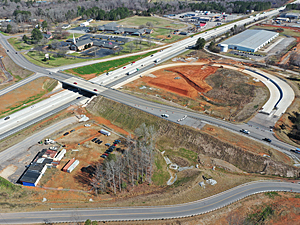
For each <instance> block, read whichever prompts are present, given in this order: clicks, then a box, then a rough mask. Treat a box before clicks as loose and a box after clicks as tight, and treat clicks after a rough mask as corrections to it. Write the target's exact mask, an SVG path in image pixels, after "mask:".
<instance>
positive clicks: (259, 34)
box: [219, 30, 279, 52]
mask: <svg viewBox="0 0 300 225" xmlns="http://www.w3.org/2000/svg"><path fill="white" fill-rule="evenodd" d="M278 35H279V33H277V32H272V31H267V30H246V31H244V32H242V33H239V34H237V35H235V36H233V37H231V38H229V39H227V40H225V41H223V42H221V43H220V44H219V46H220V47H223V48H224V47H225V46H226V45H227V46H228V49H235V50H240V51H247V52H256V51H257V50H259V49H260V48H262V47H263V46H265V45H267V44H268V43H270V41H272V40H273V39H275V38H276V37H278ZM225 49H226V47H225V48H224V50H225Z"/></svg>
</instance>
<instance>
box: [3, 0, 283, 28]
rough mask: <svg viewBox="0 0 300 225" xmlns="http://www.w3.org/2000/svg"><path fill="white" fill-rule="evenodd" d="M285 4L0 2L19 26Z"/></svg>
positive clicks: (126, 0) (94, 0)
mask: <svg viewBox="0 0 300 225" xmlns="http://www.w3.org/2000/svg"><path fill="white" fill-rule="evenodd" d="M283 3H285V1H284V0H274V1H272V3H271V2H270V1H265V0H261V1H258V0H256V1H246V0H245V1H229V0H228V1H227V0H224V1H208V0H207V1H206V0H204V1H201V2H193V3H189V2H184V1H168V2H164V1H160V2H148V1H147V0H130V1H129V0H110V1H105V2H104V1H98V0H90V1H84V0H76V4H74V3H73V0H69V1H61V0H57V1H52V2H46V3H37V2H35V1H26V2H25V1H7V0H2V1H1V2H0V15H1V17H8V18H12V19H14V20H15V21H16V22H18V23H23V22H28V21H30V20H31V19H37V20H38V19H43V20H47V21H48V22H49V23H50V22H51V23H60V22H65V21H68V22H71V20H72V19H74V18H76V17H78V16H83V17H84V18H93V19H101V20H118V19H123V18H126V17H128V16H131V15H133V14H134V13H135V14H136V15H144V16H149V15H151V14H160V15H163V14H167V13H181V12H186V11H190V10H202V11H219V12H221V11H224V12H227V13H231V12H234V13H245V12H246V11H247V10H251V9H253V10H256V11H257V10H266V9H269V8H270V7H278V6H281V5H282V4H283Z"/></svg>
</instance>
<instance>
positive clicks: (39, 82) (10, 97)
mask: <svg viewBox="0 0 300 225" xmlns="http://www.w3.org/2000/svg"><path fill="white" fill-rule="evenodd" d="M46 80H47V78H44V77H41V78H38V79H36V80H34V81H32V82H30V83H29V84H25V85H23V86H21V87H19V88H17V89H15V90H13V91H11V92H9V93H7V94H5V95H2V96H1V97H0V102H1V104H0V112H2V113H4V112H5V111H9V110H10V108H12V107H16V106H22V101H25V100H26V99H28V98H29V97H32V96H36V95H37V94H40V93H41V92H44V89H43V84H44V82H45V81H46Z"/></svg>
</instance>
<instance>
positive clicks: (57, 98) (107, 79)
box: [0, 9, 300, 224]
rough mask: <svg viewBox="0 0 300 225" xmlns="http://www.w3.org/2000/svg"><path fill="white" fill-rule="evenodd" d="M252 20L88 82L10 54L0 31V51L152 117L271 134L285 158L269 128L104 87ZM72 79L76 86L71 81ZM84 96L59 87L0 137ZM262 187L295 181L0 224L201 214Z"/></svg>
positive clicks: (15, 217) (284, 186) (283, 147)
mask: <svg viewBox="0 0 300 225" xmlns="http://www.w3.org/2000/svg"><path fill="white" fill-rule="evenodd" d="M278 11H279V9H277V10H273V11H270V12H267V13H266V14H263V15H261V17H264V16H270V15H276V14H278ZM254 19H255V18H247V19H245V20H242V21H238V22H235V23H232V24H230V25H225V26H222V27H219V28H216V29H213V30H211V31H207V32H205V33H202V34H198V35H195V36H194V37H189V38H187V39H184V40H182V41H180V42H178V43H175V44H173V45H172V46H171V47H169V48H167V49H164V50H163V51H160V52H157V53H155V54H154V55H153V56H149V57H146V58H144V59H142V60H139V61H136V62H135V63H131V64H128V65H127V66H125V67H126V68H120V69H118V70H116V71H113V72H112V73H110V74H108V75H102V76H99V77H97V78H94V79H92V80H89V81H86V80H83V79H80V78H78V77H74V76H70V75H67V74H63V73H60V72H51V69H46V68H42V67H39V66H36V65H34V64H32V63H30V62H28V61H27V60H26V59H25V58H24V57H23V56H22V55H20V54H16V53H15V51H14V49H13V48H12V47H11V46H10V45H9V44H8V43H7V41H6V40H5V39H4V38H3V36H2V35H0V36H1V38H0V43H1V44H2V46H3V47H4V48H5V49H8V50H9V52H8V54H9V56H10V57H11V58H12V60H14V61H15V62H16V63H17V64H18V65H19V66H21V67H23V68H26V69H29V70H31V71H33V72H35V73H37V75H36V76H41V74H43V75H45V76H49V77H52V78H54V79H57V80H59V81H61V82H63V83H66V84H69V85H70V86H72V87H77V88H80V89H83V90H86V91H89V92H91V93H92V94H97V95H102V96H104V97H107V98H109V99H112V100H114V101H117V102H120V103H123V104H126V105H129V106H131V107H135V108H138V109H140V110H143V111H145V112H148V113H151V114H153V115H156V116H160V115H161V114H162V113H168V114H169V115H170V117H169V118H168V120H170V121H172V122H176V123H179V124H180V123H181V122H180V121H179V122H178V119H180V118H182V117H183V116H184V115H187V116H188V117H192V118H195V119H199V120H201V121H203V122H205V123H211V124H213V125H216V126H219V127H223V128H225V129H228V130H230V131H233V132H237V133H239V130H240V129H242V128H243V129H247V130H249V131H250V132H251V133H250V135H248V137H249V138H253V139H259V140H261V139H262V138H264V137H268V138H271V139H272V146H275V147H278V148H280V149H279V150H280V151H282V152H284V153H286V154H288V155H289V156H291V157H292V158H294V159H295V160H297V158H296V157H295V155H294V154H292V153H291V152H290V151H289V149H290V148H293V146H291V145H288V144H285V143H283V142H280V141H278V140H277V139H275V138H274V137H273V135H272V132H270V131H267V130H260V129H257V128H255V127H250V126H249V125H248V124H239V125H236V124H231V123H230V122H227V121H224V120H220V119H217V118H213V117H209V116H207V115H203V114H199V113H196V112H193V111H191V110H186V109H184V108H176V107H173V106H168V105H162V104H158V103H155V102H150V101H146V100H143V99H140V98H137V97H135V96H131V95H128V94H125V93H122V92H119V91H117V90H114V89H112V88H110V87H111V86H112V84H113V85H115V84H118V83H120V82H123V81H124V80H126V79H128V78H130V77H132V76H134V75H135V73H134V74H132V75H130V76H128V75H126V74H127V73H128V72H130V71H133V70H136V69H137V68H138V69H139V70H140V71H139V72H143V71H145V70H147V69H149V68H152V67H153V66H155V64H159V63H160V62H162V61H164V60H167V59H169V58H171V57H174V56H176V55H178V54H180V53H182V52H184V51H186V48H187V47H188V46H191V45H194V44H195V42H196V41H197V39H198V38H199V37H203V38H205V39H209V38H211V37H213V36H215V35H219V34H222V33H224V32H226V31H227V30H229V29H230V28H232V27H233V26H234V25H235V24H236V25H243V24H245V23H248V22H251V21H253V20H254ZM256 19H257V18H256ZM156 59H161V60H160V61H159V62H158V63H156V62H155V60H156ZM74 66H75V65H74ZM137 73H138V72H137ZM30 81H31V80H30V79H25V80H24V81H23V84H25V83H27V82H30ZM74 82H75V83H77V84H75V83H74ZM104 85H105V86H104ZM12 88H13V87H11V89H12ZM11 89H10V90H11ZM95 89H96V90H95ZM10 90H8V89H6V90H5V91H3V92H2V93H5V92H6V93H7V92H9V91H10ZM0 94H1V92H0ZM79 97H81V99H78V98H79ZM86 99H87V97H82V96H81V95H80V94H79V93H78V92H76V91H72V90H65V91H62V92H60V93H58V94H56V95H54V96H53V97H51V98H49V99H46V100H44V101H42V102H39V103H37V104H35V105H34V106H31V107H27V108H26V109H24V110H21V111H19V112H17V113H14V114H12V115H10V117H11V118H10V119H8V120H4V119H0V139H3V138H5V137H7V136H9V135H11V134H13V133H15V132H16V131H19V130H21V129H24V128H25V127H27V126H29V125H31V124H33V123H35V122H38V121H39V120H41V119H44V118H46V117H47V116H49V115H51V114H53V113H55V112H58V111H59V110H61V109H63V108H66V107H67V106H69V105H70V104H72V103H76V102H79V101H84V100H86ZM279 104H280V103H279ZM241 135H245V134H241ZM265 191H293V192H300V184H293V183H287V182H254V183H249V184H245V185H241V186H238V187H236V188H233V189H230V190H228V191H226V192H223V193H220V194H218V195H215V196H211V197H209V198H206V199H203V200H199V201H195V202H190V203H186V204H180V205H173V206H162V207H124V208H101V209H94V210H84V209H72V210H60V211H55V210H51V211H43V212H24V213H0V224H30V223H43V222H45V221H48V222H69V221H73V220H74V218H75V217H74V215H76V218H77V217H78V218H79V219H78V220H80V221H85V220H86V219H91V220H98V221H112V220H116V221H120V220H148V219H167V218H181V217H187V216H192V215H198V214H202V213H207V212H210V211H212V210H216V209H219V208H221V207H224V206H226V205H228V204H231V203H232V202H235V201H238V200H240V199H242V198H244V197H247V196H249V195H252V194H256V193H259V192H265Z"/></svg>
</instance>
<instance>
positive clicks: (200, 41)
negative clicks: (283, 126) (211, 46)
mask: <svg viewBox="0 0 300 225" xmlns="http://www.w3.org/2000/svg"><path fill="white" fill-rule="evenodd" d="M205 42H206V41H205V39H204V38H198V40H197V42H196V45H195V48H196V49H203V48H204V46H205Z"/></svg>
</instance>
